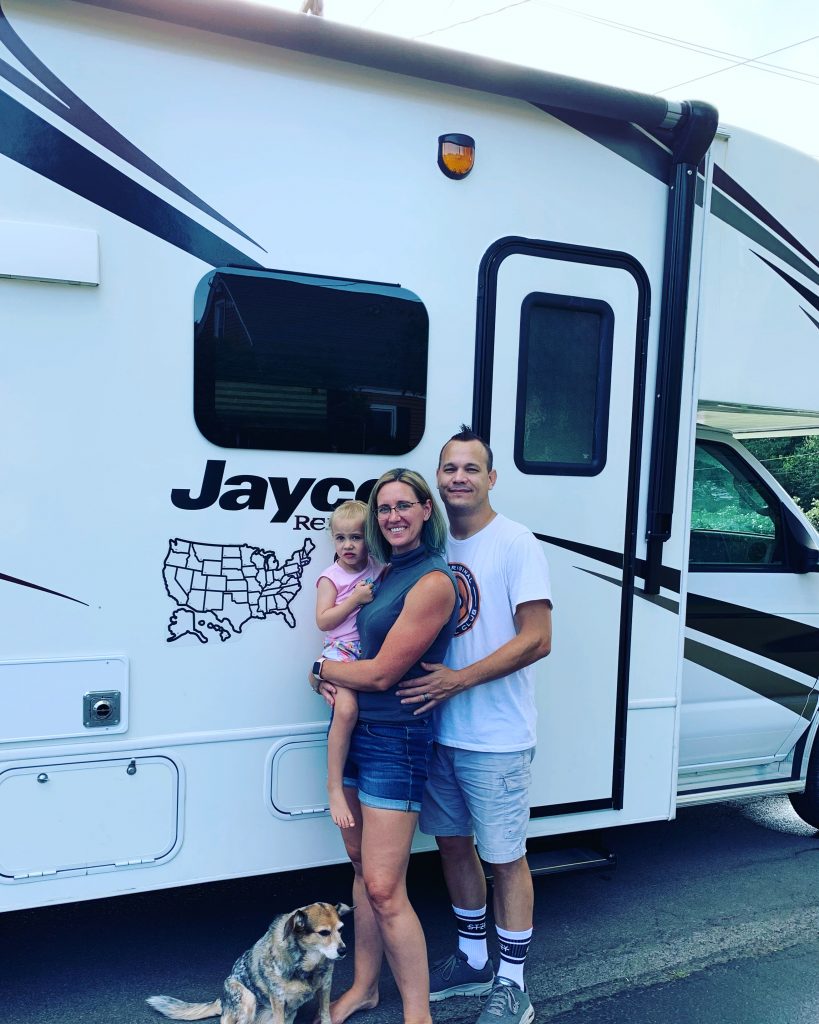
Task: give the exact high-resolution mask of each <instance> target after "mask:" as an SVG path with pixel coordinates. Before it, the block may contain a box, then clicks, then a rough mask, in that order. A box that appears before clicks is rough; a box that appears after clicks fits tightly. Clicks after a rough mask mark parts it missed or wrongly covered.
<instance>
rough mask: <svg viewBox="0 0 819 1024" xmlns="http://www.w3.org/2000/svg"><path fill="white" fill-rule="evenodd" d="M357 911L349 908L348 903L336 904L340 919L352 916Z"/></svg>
mask: <svg viewBox="0 0 819 1024" xmlns="http://www.w3.org/2000/svg"><path fill="white" fill-rule="evenodd" d="M354 910H355V907H348V906H347V904H346V903H336V911H337V913H338V916H339V917H344V915H345V914H350V913H352V912H353V911H354Z"/></svg>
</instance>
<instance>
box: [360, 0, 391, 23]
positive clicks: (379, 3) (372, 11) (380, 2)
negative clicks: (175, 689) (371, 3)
mask: <svg viewBox="0 0 819 1024" xmlns="http://www.w3.org/2000/svg"><path fill="white" fill-rule="evenodd" d="M386 2H387V0H378V3H377V4H376V5H375V7H373V9H372V10H371V11H370V13H369V14H368V15H367V17H366V18H365V19H364V20H363V21H362V22H361V24H362V26H363V25H366V24H367V22H368V21H369V20H370V18H372V16H373V15H374V14H375V13H376V12H377V11H379V10H380V9H381V8H382V7H383V6H384V4H385V3H386Z"/></svg>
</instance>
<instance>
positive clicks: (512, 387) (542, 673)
mask: <svg viewBox="0 0 819 1024" xmlns="http://www.w3.org/2000/svg"><path fill="white" fill-rule="evenodd" d="M482 285H483V293H482V294H483V304H484V305H483V309H484V316H483V321H482V323H479V344H478V357H477V371H476V392H475V417H474V426H475V429H476V430H477V431H478V432H479V433H481V434H482V435H483V436H484V437H487V438H488V439H489V441H490V444H491V446H492V448H493V451H494V455H495V464H496V466H497V467H498V482H497V485H496V487H495V490H494V492H493V505H494V507H495V508H496V509H497V510H499V511H501V512H503V513H504V514H506V515H508V516H509V517H510V518H511V519H515V520H517V521H519V522H522V523H525V524H526V525H527V526H528V527H529V528H530V529H531V530H532V532H533V533H534V534H535V535H536V536H537V537H538V538H540V539H541V540H542V541H543V542H544V544H545V545H546V554H547V557H548V558H549V562H550V566H551V572H552V583H553V591H554V596H555V613H554V619H555V641H554V649H553V653H552V655H551V656H550V657H549V658H548V659H547V660H546V661H545V662H541V663H539V664H538V665H537V667H536V672H537V678H538V682H537V694H538V705H539V723H538V751H537V758H536V762H535V764H536V771H535V781H534V785H533V789H532V803H533V812H532V813H533V815H535V816H537V815H547V814H559V813H570V812H575V811H591V810H603V809H607V808H615V809H617V808H621V807H622V806H623V787H624V768H625V743H626V736H625V725H626V712H627V707H628V684H629V649H630V641H631V619H632V603H633V585H634V572H635V545H636V529H637V510H638V487H639V468H640V452H641V439H642V433H641V432H642V407H643V390H644V380H645V366H644V361H645V342H646V332H647V321H648V281H647V279H646V276H645V274H644V272H643V270H642V268H641V267H640V265H639V264H638V263H637V262H636V261H635V260H633V259H631V258H630V257H628V256H627V255H626V254H623V253H605V252H601V251H599V250H590V249H581V248H576V247H569V246H566V245H561V244H558V243H549V242H538V241H532V240H527V239H505V240H502V241H501V242H499V243H498V244H497V246H496V247H494V248H493V250H490V252H489V253H487V256H486V257H485V259H484V263H483V265H482ZM657 767H658V768H659V766H657ZM668 769H669V770H668V787H671V785H672V772H671V764H670V760H669V765H668ZM668 791H669V793H670V792H671V790H670V788H669V790H668Z"/></svg>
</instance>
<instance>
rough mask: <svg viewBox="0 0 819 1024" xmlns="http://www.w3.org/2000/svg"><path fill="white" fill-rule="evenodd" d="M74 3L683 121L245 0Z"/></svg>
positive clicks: (625, 113) (475, 59)
mask: <svg viewBox="0 0 819 1024" xmlns="http://www.w3.org/2000/svg"><path fill="white" fill-rule="evenodd" d="M80 2H81V3H85V4H89V5H91V6H93V7H104V8H108V9H110V10H116V11H121V12H123V13H127V14H134V15H138V16H140V17H146V18H155V19H158V20H160V21H166V22H170V23H172V24H176V25H182V26H187V27H189V28H196V29H202V30H204V31H208V32H217V33H220V34H222V35H227V36H233V37H237V38H240V39H249V40H251V41H253V42H257V43H264V44H267V45H270V46H281V47H284V48H285V49H289V50H297V51H300V52H303V53H310V54H314V55H316V56H320V57H329V58H331V59H334V60H341V61H346V62H348V63H352V64H359V65H363V66H364V67H372V68H378V69H380V70H382V71H392V72H395V73H397V74H404V75H411V76H413V77H416V78H423V79H427V80H429V81H434V82H442V83H444V84H447V85H455V86H460V87H462V88H465V89H477V90H481V91H482V92H492V93H496V94H498V95H501V96H508V97H511V98H514V99H519V100H524V101H526V102H530V103H538V104H542V105H546V106H551V107H555V108H558V109H561V110H571V111H574V112H578V113H588V114H596V115H598V116H600V117H606V118H610V119H612V120H619V121H630V122H633V123H634V124H638V125H641V126H642V127H644V128H648V129H663V130H666V129H670V130H672V131H673V130H674V129H675V128H676V126H677V125H678V124H679V123H680V120H681V118H682V121H683V123H684V122H685V120H686V119H685V118H684V117H683V116H682V110H681V108H680V105H679V104H676V103H671V102H669V101H668V100H666V99H664V98H663V97H661V96H652V95H650V94H648V93H640V92H634V91H631V90H628V89H619V88H615V87H613V86H608V85H601V84H599V83H597V82H591V81H586V80H585V79H582V78H572V77H570V76H568V75H558V74H553V73H551V72H548V71H541V70H537V69H534V68H528V67H524V66H522V65H517V64H509V63H506V62H503V61H497V60H491V59H489V58H486V57H479V56H475V55H474V54H467V53H462V52H460V51H456V50H451V49H446V48H444V47H438V46H429V45H427V44H424V43H418V42H415V41H410V40H404V39H400V38H398V37H394V36H389V35H386V34H383V33H379V32H371V31H367V30H364V29H359V28H353V27H351V26H348V25H342V24H339V23H338V22H331V21H327V20H325V19H323V18H308V17H305V16H303V15H301V14H293V13H291V12H289V11H280V10H276V9H274V8H269V7H262V6H260V5H258V4H256V3H252V2H250V0H80Z"/></svg>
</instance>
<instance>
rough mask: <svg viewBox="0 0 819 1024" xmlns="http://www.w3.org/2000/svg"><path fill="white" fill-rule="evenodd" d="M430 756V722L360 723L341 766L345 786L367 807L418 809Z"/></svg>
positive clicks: (393, 809)
mask: <svg viewBox="0 0 819 1024" xmlns="http://www.w3.org/2000/svg"><path fill="white" fill-rule="evenodd" d="M431 753H432V722H431V720H430V719H428V718H425V719H421V718H418V719H416V720H415V721H414V722H413V723H412V725H403V724H401V723H391V722H362V721H359V722H358V723H357V725H356V727H355V729H354V730H353V735H352V738H351V740H350V753H349V754H348V756H347V763H346V764H345V765H344V785H345V786H349V787H350V788H352V789H357V790H358V799H359V800H360V801H361V803H362V804H366V805H367V806H368V807H380V808H383V809H384V810H388V811H414V812H415V813H417V812H418V811H420V810H421V797H422V796H423V794H424V785H425V784H426V781H427V763H428V761H429V758H430V755H431Z"/></svg>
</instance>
